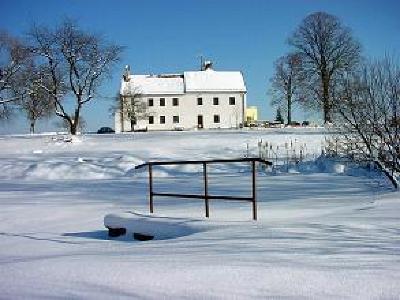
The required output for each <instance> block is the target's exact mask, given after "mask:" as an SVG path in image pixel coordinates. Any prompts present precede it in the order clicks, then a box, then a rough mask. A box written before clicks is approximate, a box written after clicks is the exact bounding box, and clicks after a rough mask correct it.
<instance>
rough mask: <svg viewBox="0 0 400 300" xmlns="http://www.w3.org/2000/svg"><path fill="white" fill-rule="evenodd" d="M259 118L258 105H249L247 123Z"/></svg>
mask: <svg viewBox="0 0 400 300" xmlns="http://www.w3.org/2000/svg"><path fill="white" fill-rule="evenodd" d="M257 120H258V110H257V106H249V107H247V108H246V123H247V125H249V124H251V123H254V122H256V121H257Z"/></svg>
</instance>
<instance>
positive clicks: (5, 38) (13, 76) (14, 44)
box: [0, 31, 30, 118]
mask: <svg viewBox="0 0 400 300" xmlns="http://www.w3.org/2000/svg"><path fill="white" fill-rule="evenodd" d="M29 58H30V54H29V51H28V49H27V48H26V47H25V46H24V45H23V44H22V42H21V41H19V40H18V39H16V38H14V37H12V36H10V35H9V34H8V33H6V32H5V31H0V118H5V117H8V116H9V113H10V105H11V104H14V103H15V102H17V101H18V100H20V99H21V96H22V95H23V94H16V93H15V91H16V90H15V88H16V86H17V78H18V77H20V74H21V72H22V71H23V69H24V68H25V64H26V63H27V61H28V60H29ZM20 92H22V91H21V90H20Z"/></svg>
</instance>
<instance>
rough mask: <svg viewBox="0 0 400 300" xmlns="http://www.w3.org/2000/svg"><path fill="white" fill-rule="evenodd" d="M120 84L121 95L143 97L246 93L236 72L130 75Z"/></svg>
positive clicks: (212, 71)
mask: <svg viewBox="0 0 400 300" xmlns="http://www.w3.org/2000/svg"><path fill="white" fill-rule="evenodd" d="M129 79H130V81H129V82H125V81H124V80H122V82H121V93H122V94H126V93H127V92H128V91H130V92H131V93H132V94H144V95H181V94H184V93H185V92H210V91H213V92H226V91H228V92H246V86H245V84H244V80H243V75H242V73H240V72H238V71H214V70H211V69H207V70H205V71H189V72H184V73H183V75H181V74H162V75H130V76H129Z"/></svg>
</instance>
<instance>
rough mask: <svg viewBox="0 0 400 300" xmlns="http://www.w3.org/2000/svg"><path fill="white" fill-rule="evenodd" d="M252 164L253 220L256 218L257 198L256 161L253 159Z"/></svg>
mask: <svg viewBox="0 0 400 300" xmlns="http://www.w3.org/2000/svg"><path fill="white" fill-rule="evenodd" d="M251 166H252V177H253V178H252V179H253V180H252V182H253V184H252V198H253V201H252V203H253V220H257V200H256V162H255V160H253V161H252V162H251Z"/></svg>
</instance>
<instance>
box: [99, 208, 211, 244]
mask: <svg viewBox="0 0 400 300" xmlns="http://www.w3.org/2000/svg"><path fill="white" fill-rule="evenodd" d="M201 223H203V224H201ZM104 226H105V227H107V228H114V229H115V228H125V229H126V234H125V236H126V237H130V238H132V235H133V233H134V232H136V233H141V234H145V235H151V236H154V239H157V240H164V239H174V238H178V237H182V236H187V235H191V234H194V233H197V232H202V231H206V230H208V229H210V225H206V224H205V223H204V221H203V222H202V221H201V220H196V219H187V218H170V217H162V216H157V215H151V216H150V215H142V214H138V213H134V212H126V213H121V214H108V215H106V216H105V217H104Z"/></svg>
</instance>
